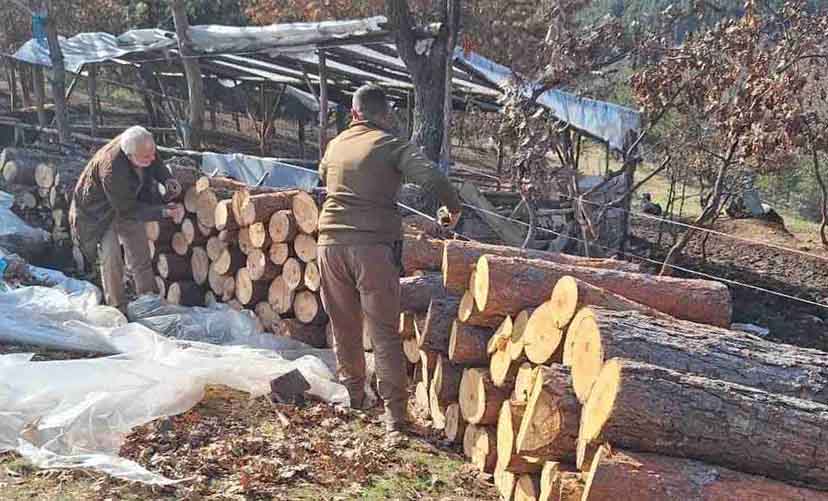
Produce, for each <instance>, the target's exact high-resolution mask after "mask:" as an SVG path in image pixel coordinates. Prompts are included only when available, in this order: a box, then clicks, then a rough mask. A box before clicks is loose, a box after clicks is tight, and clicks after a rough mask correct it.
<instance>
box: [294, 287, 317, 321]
mask: <svg viewBox="0 0 828 501" xmlns="http://www.w3.org/2000/svg"><path fill="white" fill-rule="evenodd" d="M323 313H324V312H323V311H322V305H321V304H320V301H319V296H317V295H316V294H314V293H313V292H311V291H301V292H299V293H297V294H296V297H295V298H294V299H293V314H294V315H296V319H297V320H299V321H300V322H302V323H303V324H310V323H316V322H318V321H320V320H321V319H323V318H324V315H323Z"/></svg>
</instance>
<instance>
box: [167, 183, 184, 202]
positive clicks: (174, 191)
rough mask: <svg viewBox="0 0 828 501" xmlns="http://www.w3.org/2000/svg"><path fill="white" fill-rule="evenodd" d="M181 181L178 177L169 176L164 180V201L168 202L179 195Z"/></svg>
mask: <svg viewBox="0 0 828 501" xmlns="http://www.w3.org/2000/svg"><path fill="white" fill-rule="evenodd" d="M181 191H182V188H181V183H179V182H178V179H175V178H170V179H167V180H166V181H165V182H164V201H166V202H169V201H171V200H175V199H176V198H178V197H180V196H181Z"/></svg>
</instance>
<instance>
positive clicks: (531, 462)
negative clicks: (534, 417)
mask: <svg viewBox="0 0 828 501" xmlns="http://www.w3.org/2000/svg"><path fill="white" fill-rule="evenodd" d="M525 410H526V403H525V402H510V401H509V400H505V401H504V402H503V404H502V405H501V406H500V413H499V415H498V418H497V466H496V468H497V469H503V470H507V471H511V472H513V473H539V472H540V470H541V468H542V467H543V463H542V462H541V461H540V460H538V459H537V458H527V457H525V456H522V455H520V454H518V452H517V450H516V449H515V436H516V435H517V433H518V429H519V428H520V423H521V421H522V420H523V414H524V411H525Z"/></svg>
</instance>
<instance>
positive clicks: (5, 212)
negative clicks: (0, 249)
mask: <svg viewBox="0 0 828 501" xmlns="http://www.w3.org/2000/svg"><path fill="white" fill-rule="evenodd" d="M13 203H14V196H12V195H10V194H8V193H6V192H4V191H0V245H2V246H4V248H6V250H7V251H9V252H17V249H15V248H14V247H15V246H16V245H17V244H20V245H23V244H24V243H25V245H24V246H25V247H26V248H33V247H36V246H38V245H41V244H42V245H46V244H47V243H48V242H49V234H48V233H47V232H46V231H44V230H41V229H40V228H32V227H31V226H29V225H28V224H26V222H25V221H23V220H22V219H20V218H19V217H17V214H15V213H14V212H12V210H11V208H12V204H13Z"/></svg>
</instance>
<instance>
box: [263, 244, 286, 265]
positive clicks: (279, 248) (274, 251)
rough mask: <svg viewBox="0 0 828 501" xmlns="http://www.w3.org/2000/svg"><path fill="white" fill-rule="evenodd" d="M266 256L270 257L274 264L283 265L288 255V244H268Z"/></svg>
mask: <svg viewBox="0 0 828 501" xmlns="http://www.w3.org/2000/svg"><path fill="white" fill-rule="evenodd" d="M268 257H269V258H270V262H271V263H273V264H275V265H276V266H284V264H285V262H286V261H287V260H288V258H289V257H290V246H289V245H288V244H284V243H275V242H274V243H272V244H270V249H269V250H268Z"/></svg>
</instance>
